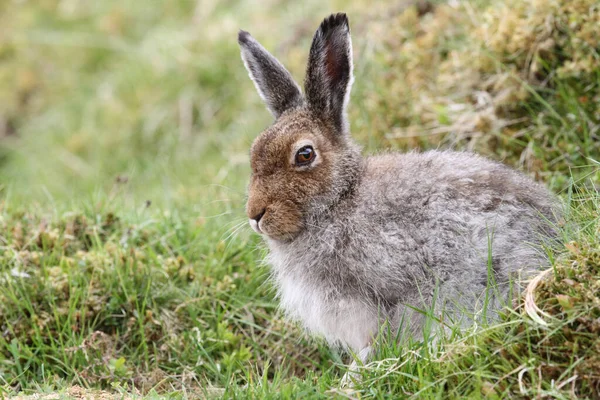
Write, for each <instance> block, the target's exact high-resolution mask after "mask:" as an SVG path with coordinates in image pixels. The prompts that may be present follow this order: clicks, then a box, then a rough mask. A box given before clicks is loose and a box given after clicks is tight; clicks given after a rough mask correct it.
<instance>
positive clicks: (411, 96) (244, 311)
mask: <svg viewBox="0 0 600 400" xmlns="http://www.w3.org/2000/svg"><path fill="white" fill-rule="evenodd" d="M337 10H344V11H346V12H348V14H349V16H350V22H351V27H352V34H353V44H354V59H355V75H356V81H355V85H354V88H353V92H352V97H351V99H352V100H351V105H350V110H349V112H350V119H351V122H352V130H353V134H354V136H355V137H356V139H357V140H358V141H359V143H360V144H361V145H363V147H364V148H365V152H367V153H372V152H376V151H381V150H384V149H396V150H400V151H408V150H412V149H417V150H425V149H429V148H438V147H439V148H453V149H467V150H472V151H476V152H479V153H482V154H484V155H486V156H488V157H491V158H493V159H496V160H501V161H503V162H505V163H507V164H509V165H511V166H513V167H515V168H517V169H519V170H521V171H523V172H525V173H527V174H529V175H531V176H532V177H534V178H535V179H537V180H541V181H543V182H545V183H546V184H547V185H549V187H551V188H552V189H553V190H554V191H555V192H556V193H558V194H559V196H560V197H561V199H562V200H563V201H564V203H565V210H566V219H565V223H564V226H561V227H560V229H561V232H562V236H563V239H564V243H565V245H564V248H560V249H557V250H554V251H552V253H551V255H552V257H551V258H552V265H548V266H547V270H546V271H545V272H543V273H542V274H540V276H539V277H538V278H537V279H536V280H534V281H533V282H532V283H531V284H530V285H529V286H528V290H527V292H526V295H527V297H526V298H519V299H515V301H514V302H513V303H514V304H511V305H510V307H507V309H506V310H505V311H504V313H503V318H502V320H501V321H495V322H493V323H491V324H483V325H480V326H477V327H474V328H472V329H471V330H469V331H466V332H460V331H458V330H456V331H454V332H453V333H452V334H451V335H449V336H448V337H446V338H444V339H442V340H439V341H435V342H434V341H433V340H430V339H428V336H427V335H426V338H427V339H426V340H425V341H423V342H418V343H411V344H410V345H409V346H408V347H404V348H399V347H398V346H397V345H396V344H394V343H384V344H382V346H381V348H380V351H379V354H378V355H377V359H376V360H375V361H373V362H372V363H370V364H368V365H365V366H362V367H360V369H359V371H358V376H360V379H358V381H357V382H356V384H355V385H354V387H353V388H340V387H339V381H340V378H341V376H342V375H343V374H344V372H345V370H346V368H345V367H344V365H345V364H347V363H348V362H349V361H350V360H351V358H350V357H349V356H348V355H345V354H342V353H340V352H338V351H337V350H336V349H330V348H328V347H327V346H326V345H325V344H324V343H323V342H322V341H321V340H320V339H318V338H309V337H307V335H306V334H305V333H304V332H302V331H301V330H300V329H299V328H298V327H297V326H296V325H295V324H294V323H292V322H289V321H287V320H285V319H284V318H283V317H282V315H281V314H280V312H278V310H277V301H276V299H275V298H274V292H273V288H272V287H271V285H270V284H269V282H268V275H269V270H268V267H267V266H265V265H263V263H262V259H263V258H264V255H265V250H264V248H263V246H262V245H261V243H260V240H259V238H257V237H256V236H255V235H253V234H252V233H251V230H250V229H249V227H248V226H247V222H246V217H245V215H244V203H245V185H246V182H247V178H248V174H249V165H248V150H249V146H250V144H251V143H252V140H253V138H254V137H255V136H256V135H257V134H258V133H259V132H260V131H261V130H262V129H264V128H265V127H266V126H268V124H269V123H270V122H271V119H270V116H269V114H268V112H267V111H266V110H265V109H264V106H263V105H262V104H261V102H260V98H259V96H258V95H257V94H256V92H255V89H254V86H253V85H252V83H251V82H250V80H249V79H248V77H247V73H246V71H245V70H244V68H243V65H242V62H241V60H240V57H239V50H238V47H237V42H236V37H237V31H238V29H239V28H244V29H247V30H249V31H250V32H251V33H252V34H253V36H255V37H256V38H257V39H258V40H260V41H261V42H262V43H263V44H264V46H265V47H266V48H268V49H270V50H272V52H273V53H274V54H275V55H276V56H277V57H278V58H279V59H280V60H281V61H282V62H284V64H285V65H286V66H288V67H289V69H290V71H291V72H292V74H293V75H294V76H295V77H296V78H297V80H298V81H301V80H302V78H303V73H304V68H305V62H306V57H307V53H308V48H309V45H310V40H311V38H312V34H313V32H314V29H316V27H317V26H318V24H319V22H320V21H321V19H322V18H323V17H325V16H327V15H328V14H330V13H331V12H333V11H337ZM0 26H1V27H2V28H1V29H0V396H2V397H5V396H6V397H9V396H21V398H34V397H32V396H34V395H38V394H39V395H42V396H46V398H48V399H50V398H57V396H59V397H60V396H62V397H65V398H84V397H86V396H88V397H89V396H92V397H94V398H140V397H148V398H159V397H161V398H162V397H164V396H167V397H171V398H198V397H199V396H200V397H225V398H232V397H236V398H238V397H239V398H247V397H250V398H308V397H310V398H325V397H332V396H340V397H342V398H387V397H393V398H398V397H400V398H402V397H411V396H412V397H414V398H439V397H446V398H457V399H458V398H482V397H491V398H506V397H511V398H512V397H515V398H537V397H539V398H561V399H563V398H600V372H599V371H600V297H599V293H600V252H599V250H598V249H600V194H599V193H598V188H599V183H598V182H600V168H599V166H600V35H598V34H597V32H598V26H600V4H599V3H598V2H597V0H535V1H527V0H502V1H495V2H492V1H487V0H478V1H471V2H456V1H449V2H436V1H434V2H429V1H424V0H418V1H398V2H389V3H387V2H380V3H379V2H378V3H376V5H373V4H371V2H367V1H362V0H358V1H355V2H352V3H351V4H348V3H347V2H340V1H331V2H319V1H316V0H310V1H307V2H293V1H282V0H268V1H266V2H261V4H260V7H259V6H258V5H257V3H256V2H251V1H247V0H233V1H216V0H207V1H197V2H195V1H192V0H178V1H166V0H164V1H163V0H157V1H152V2H137V1H133V0H125V1H116V0H105V1H99V2H84V1H78V0H60V1H59V0H41V1H12V0H11V1H5V2H2V3H1V4H0ZM42 398H44V397H42Z"/></svg>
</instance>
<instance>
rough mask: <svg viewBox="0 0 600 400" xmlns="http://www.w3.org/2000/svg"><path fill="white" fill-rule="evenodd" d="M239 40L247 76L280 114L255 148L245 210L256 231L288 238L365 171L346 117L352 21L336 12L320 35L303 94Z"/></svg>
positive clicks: (265, 55) (253, 45) (244, 35)
mask: <svg viewBox="0 0 600 400" xmlns="http://www.w3.org/2000/svg"><path fill="white" fill-rule="evenodd" d="M238 41H239V44H240V47H241V50H242V59H243V61H244V64H245V66H246V68H247V69H248V72H249V73H250V78H251V79H252V80H253V81H254V84H255V85H256V88H257V90H258V92H259V94H260V96H261V97H262V99H263V100H264V102H265V103H266V104H267V108H268V109H269V111H270V112H271V113H272V114H273V116H274V117H275V122H274V123H273V125H272V126H270V127H269V128H268V129H267V130H265V131H264V132H263V133H262V134H261V135H260V136H258V138H257V139H256V140H255V141H254V144H253V145H252V149H251V151H250V157H251V160H250V162H251V167H252V177H251V181H250V186H249V190H248V203H247V205H246V211H247V214H248V217H249V218H250V224H251V225H252V227H253V229H254V230H255V231H257V232H259V233H263V234H265V235H266V236H267V237H269V238H271V239H275V240H279V241H290V240H293V239H294V238H295V237H296V236H297V235H298V234H299V233H301V232H302V230H303V229H305V228H306V225H307V220H308V217H309V216H311V215H312V216H314V215H315V214H318V213H319V212H320V210H323V209H324V208H326V207H330V206H331V205H333V204H335V203H336V202H337V201H338V200H339V199H340V198H341V197H342V196H344V194H345V193H348V191H350V190H351V189H352V186H353V185H354V183H355V181H356V179H357V177H358V171H359V170H360V165H361V157H360V152H359V150H358V148H357V147H356V145H355V144H354V143H353V142H352V140H351V138H350V134H349V128H348V121H347V118H346V106H347V103H348V98H349V94H350V86H351V85H352V80H353V78H352V47H351V41H350V29H349V26H348V19H347V17H346V15H345V14H334V15H331V16H330V17H328V18H326V19H325V20H324V21H323V22H322V23H321V26H320V27H319V29H318V30H317V32H316V33H315V36H314V39H313V42H312V46H311V49H310V54H309V58H308V67H307V70H306V78H305V80H304V90H305V94H302V91H301V90H300V87H299V86H298V84H296V82H295V81H294V79H293V78H292V76H291V75H290V73H289V72H288V71H287V70H286V69H285V68H284V66H283V65H282V64H281V63H280V62H279V61H277V59H275V57H273V56H272V55H271V54H269V52H268V51H267V50H265V49H264V48H263V47H262V46H261V45H260V44H259V43H258V42H257V41H256V40H255V39H254V38H252V36H250V34H249V33H248V32H244V31H240V33H239V37H238Z"/></svg>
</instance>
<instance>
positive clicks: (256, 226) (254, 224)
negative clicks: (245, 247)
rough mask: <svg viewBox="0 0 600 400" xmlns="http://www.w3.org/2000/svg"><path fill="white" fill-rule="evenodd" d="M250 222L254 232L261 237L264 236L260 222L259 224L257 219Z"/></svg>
mask: <svg viewBox="0 0 600 400" xmlns="http://www.w3.org/2000/svg"><path fill="white" fill-rule="evenodd" d="M248 222H249V223H250V226H251V227H252V229H253V230H254V232H256V233H258V234H259V235H262V234H263V231H262V229H260V221H258V222H257V221H256V220H255V219H249V220H248Z"/></svg>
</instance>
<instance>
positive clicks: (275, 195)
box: [238, 14, 556, 355]
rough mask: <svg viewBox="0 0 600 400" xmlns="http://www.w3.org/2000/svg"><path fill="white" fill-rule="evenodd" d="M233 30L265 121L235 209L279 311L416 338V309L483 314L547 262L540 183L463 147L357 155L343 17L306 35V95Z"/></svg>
mask: <svg viewBox="0 0 600 400" xmlns="http://www.w3.org/2000/svg"><path fill="white" fill-rule="evenodd" d="M238 40H239V43H240V46H241V48H242V58H243V60H244V63H245V65H246V67H247V69H248V71H249V72H250V76H251V78H252V79H253V81H254V83H255V84H256V87H257V88H258V91H259V93H260V94H261V97H262V98H263V100H265V102H266V103H267V106H268V108H269V110H270V111H271V112H272V114H273V115H274V116H275V118H276V120H275V123H274V124H273V125H272V126H271V127H269V128H268V129H267V130H266V131H265V132H263V133H262V134H261V135H260V136H259V137H258V138H257V139H256V140H255V142H254V144H253V145H252V149H251V165H252V178H251V182H250V185H249V193H248V194H249V196H248V203H247V205H246V210H247V213H248V216H249V218H250V224H251V225H252V227H253V228H254V229H255V230H256V231H257V232H258V233H261V234H263V235H264V236H265V239H266V241H267V244H268V246H269V249H270V251H271V252H270V255H269V259H270V261H271V264H272V266H273V275H274V278H275V282H276V285H277V287H278V289H279V293H280V298H281V302H282V305H283V308H284V309H285V310H286V311H287V313H288V314H289V315H290V316H292V317H293V318H297V319H298V320H300V321H302V323H303V324H304V326H306V327H307V328H308V329H309V330H311V331H313V332H317V333H320V334H322V335H324V336H326V337H327V338H328V339H329V340H330V341H331V342H337V343H341V344H342V345H345V346H347V347H350V348H352V349H354V350H356V351H361V354H362V355H365V354H366V353H365V351H362V350H363V349H365V348H368V347H369V345H370V342H371V341H372V339H373V337H374V336H375V335H376V334H377V332H378V328H379V327H380V326H381V324H382V323H383V322H384V321H388V322H389V323H390V324H391V327H392V330H397V329H401V330H402V331H405V332H407V333H411V334H412V335H419V334H420V331H421V328H422V326H423V321H424V317H423V312H431V313H433V314H434V315H433V316H434V317H435V318H440V319H442V320H443V321H444V322H447V323H448V324H449V325H454V324H456V323H457V322H458V323H461V324H462V325H466V324H468V322H469V320H472V319H473V318H477V314H478V313H481V312H486V313H488V314H493V313H494V310H496V309H497V308H498V306H499V304H500V303H501V302H502V300H503V299H505V298H506V295H507V293H508V290H509V288H510V284H509V281H510V280H511V278H512V277H513V276H516V275H518V274H519V273H522V272H529V271H531V270H535V269H536V268H538V267H540V266H541V265H542V264H544V263H545V262H546V259H545V257H544V253H543V251H542V244H543V242H544V241H546V240H551V239H552V238H553V236H554V233H553V228H552V226H553V223H554V222H555V221H556V217H555V215H554V211H555V204H554V197H553V196H552V195H551V194H550V192H548V191H547V190H546V189H545V188H544V187H542V186H541V185H538V184H536V183H535V182H533V181H532V180H530V179H528V178H526V177H525V176H523V175H521V174H519V173H518V172H516V171H513V170H511V169H509V168H508V167H505V166H503V165H502V164H499V163H495V162H492V161H489V160H486V159H484V158H482V157H479V156H476V155H473V154H469V153H458V152H436V151H432V152H427V153H421V154H419V153H409V154H388V155H382V156H377V157H370V158H363V157H362V156H361V154H360V150H359V149H358V147H357V146H356V145H355V144H354V142H353V141H352V138H351V137H350V132H349V128H348V126H349V124H348V121H347V119H346V115H345V109H346V105H347V103H348V97H349V96H348V95H349V92H350V86H351V84H352V51H351V43H350V34H349V27H348V20H347V18H346V16H345V15H344V14H337V15H332V16H331V17H329V18H327V19H325V20H324V21H323V23H322V24H321V26H320V27H319V29H318V30H317V32H316V34H315V36H314V39H313V43H312V46H311V50H310V55H309V62H308V68H307V76H306V80H305V94H302V92H301V91H300V88H299V86H298V85H297V84H296V83H295V82H294V80H293V79H292V77H291V75H290V74H289V72H287V71H286V70H285V68H284V67H283V66H282V65H281V64H280V63H279V61H277V60H276V59H275V58H274V57H273V56H272V55H270V54H269V53H268V52H267V51H266V50H265V49H264V48H263V47H262V46H261V45H260V44H259V43H258V42H257V41H256V40H254V39H253V38H252V37H251V36H250V34H248V33H247V32H243V31H241V32H240V34H239V38H238ZM488 288H489V290H487V292H486V289H488ZM484 304H485V305H487V307H483V306H484ZM482 307H483V308H484V310H482ZM420 311H421V312H420ZM400 333H403V332H400Z"/></svg>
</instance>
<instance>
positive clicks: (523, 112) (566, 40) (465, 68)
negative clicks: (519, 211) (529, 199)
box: [354, 0, 600, 176]
mask: <svg viewBox="0 0 600 400" xmlns="http://www.w3.org/2000/svg"><path fill="white" fill-rule="evenodd" d="M599 24H600V7H599V5H598V3H597V2H596V1H595V0H577V1H570V0H537V1H533V2H530V1H526V0H508V1H502V2H480V3H476V4H475V3H469V2H466V3H456V2H455V3H449V4H439V5H436V6H435V7H433V6H432V9H431V12H427V13H424V14H423V13H419V11H418V7H417V6H414V7H409V8H407V9H406V10H404V11H403V12H401V13H398V14H396V15H393V16H392V17H391V18H382V20H377V22H376V23H372V24H370V25H369V24H367V27H366V28H365V29H366V30H367V38H368V39H367V40H368V42H369V44H371V46H367V48H373V49H375V58H376V61H375V65H374V66H373V68H372V71H373V73H371V74H370V75H369V76H366V77H363V78H362V79H368V80H371V81H372V83H371V84H370V86H369V87H368V88H367V89H366V90H365V91H364V92H362V93H361V97H365V99H364V101H361V106H360V108H359V109H358V110H354V117H355V119H356V120H357V127H358V128H359V129H358V130H357V131H358V132H359V134H362V135H368V134H375V135H377V136H378V137H380V138H382V139H383V140H384V141H386V142H388V144H389V145H392V146H394V147H401V148H413V147H421V148H430V147H436V146H439V145H444V146H451V147H455V148H466V149H473V150H477V151H479V152H482V153H484V154H487V155H491V156H493V157H496V158H500V159H504V160H506V161H507V162H508V163H512V164H513V165H517V166H522V167H524V168H525V169H527V170H529V171H531V172H534V173H536V174H538V175H539V176H547V175H548V171H560V172H563V173H564V172H566V171H567V170H568V168H569V167H573V166H581V165H586V164H587V163H589V160H588V159H587V158H586V157H592V158H595V159H598V158H600V140H598V136H597V134H596V132H597V131H598V126H599V124H600V114H599V113H598V109H600V56H599V55H598V54H599V50H600V44H599V43H598V40H599V39H598V37H597V36H598V35H594V34H593V32H595V31H596V30H597V27H598V25H599ZM368 56H369V57H371V55H368ZM359 57H360V56H359ZM565 91H568V92H569V93H568V94H567V93H565ZM573 99H578V100H577V101H575V102H573ZM365 115H366V117H365ZM590 132H592V133H590ZM590 135H591V136H590ZM363 137H364V136H363Z"/></svg>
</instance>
